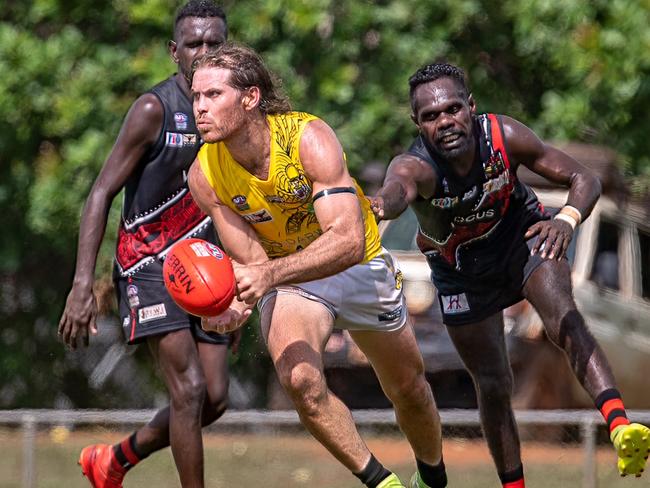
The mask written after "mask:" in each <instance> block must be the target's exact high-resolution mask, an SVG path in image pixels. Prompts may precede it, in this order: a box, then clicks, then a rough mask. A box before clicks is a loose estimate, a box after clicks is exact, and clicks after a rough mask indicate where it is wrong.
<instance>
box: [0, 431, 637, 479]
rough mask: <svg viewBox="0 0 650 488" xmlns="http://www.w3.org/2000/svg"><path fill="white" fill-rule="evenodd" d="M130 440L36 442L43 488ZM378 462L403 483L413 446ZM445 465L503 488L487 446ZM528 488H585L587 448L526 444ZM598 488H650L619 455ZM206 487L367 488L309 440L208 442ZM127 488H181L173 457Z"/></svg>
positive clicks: (17, 440)
mask: <svg viewBox="0 0 650 488" xmlns="http://www.w3.org/2000/svg"><path fill="white" fill-rule="evenodd" d="M124 435H126V433H115V432H112V431H108V430H94V431H83V432H73V433H72V434H71V435H70V436H69V437H67V438H65V439H59V442H55V441H54V440H53V438H52V437H53V436H52V435H50V434H49V433H48V432H41V433H39V435H38V437H37V440H36V486H37V487H38V488H77V487H79V488H88V487H89V486H90V485H89V484H88V483H87V481H86V480H85V478H83V477H82V476H81V472H80V470H79V467H78V466H77V464H76V460H77V456H78V453H79V451H80V449H81V448H82V447H83V446H84V445H87V444H90V443H95V442H107V443H113V442H116V441H118V440H120V439H121V438H122V437H123V436H124ZM364 438H365V439H366V440H367V441H368V444H369V446H370V448H371V449H372V451H373V452H374V453H375V455H376V456H377V457H378V458H379V459H380V460H381V461H382V462H384V464H385V465H386V466H387V467H389V468H390V469H393V470H394V471H395V472H397V473H398V474H399V475H400V476H402V477H403V479H404V480H406V479H408V477H409V476H410V474H411V473H412V471H413V465H414V464H413V461H412V458H411V451H410V448H409V446H408V444H407V443H406V442H405V441H404V440H403V438H402V437H401V436H399V435H393V434H391V435H364ZM0 446H1V451H2V456H0V487H1V488H22V485H21V479H22V455H23V454H22V451H23V447H22V437H21V434H20V432H18V431H9V430H0ZM444 452H445V462H446V464H447V466H448V474H449V486H450V488H455V487H462V488H488V487H494V488H497V487H499V486H500V484H499V482H498V478H497V476H496V472H495V470H494V468H493V467H492V463H491V460H490V458H489V455H488V453H487V449H486V448H485V444H484V442H483V441H482V440H474V441H467V440H463V439H446V440H445V451H444ZM523 455H524V462H525V468H526V486H527V487H528V488H536V487H539V488H542V487H543V488H548V487H560V488H562V487H574V486H582V464H583V460H584V458H583V453H582V450H581V448H580V446H579V445H578V446H576V445H570V446H569V445H561V444H533V443H526V444H524V448H523ZM597 462H598V483H599V487H608V488H619V487H620V488H623V487H635V488H640V487H641V486H647V481H646V480H643V481H641V480H635V479H634V478H632V479H630V478H625V479H621V478H620V477H619V476H618V475H617V473H616V469H615V458H614V454H613V452H612V451H611V449H610V448H609V447H608V446H603V448H602V449H599V452H598V457H597ZM205 473H206V487H211V488H226V487H228V488H231V487H232V488H237V487H264V488H300V487H337V488H360V486H361V485H360V483H359V482H358V481H357V480H356V478H354V477H353V476H352V475H351V474H350V473H348V472H347V471H346V470H345V469H344V468H343V467H342V466H341V465H339V464H338V463H337V462H336V461H335V460H334V459H333V458H332V457H331V456H330V455H329V454H328V453H327V452H326V451H325V450H324V449H323V448H322V447H321V446H320V445H319V444H318V443H317V442H316V441H314V440H313V439H312V438H311V437H309V436H307V435H305V434H296V435H288V434H278V435H273V434H269V433H266V434H213V433H211V434H206V436H205ZM124 486H125V488H135V487H138V488H140V487H154V488H172V487H174V488H177V487H178V486H180V483H179V481H178V476H177V474H176V471H175V467H174V463H173V459H172V457H171V451H170V450H169V449H165V450H163V451H161V452H159V453H156V454H154V455H152V456H151V457H150V458H148V459H147V460H146V461H145V462H143V463H142V464H140V465H138V466H137V467H136V468H134V469H133V470H132V471H131V472H130V473H129V474H128V476H127V478H126V480H125V483H124Z"/></svg>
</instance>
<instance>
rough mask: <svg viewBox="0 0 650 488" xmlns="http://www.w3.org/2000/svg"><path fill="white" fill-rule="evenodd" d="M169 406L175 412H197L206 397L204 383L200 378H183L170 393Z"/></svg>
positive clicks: (196, 376) (197, 376)
mask: <svg viewBox="0 0 650 488" xmlns="http://www.w3.org/2000/svg"><path fill="white" fill-rule="evenodd" d="M169 395H170V399H171V404H172V406H173V407H174V409H176V410H192V411H199V410H200V408H201V406H202V404H203V402H204V400H205V397H206V383H205V379H204V378H203V377H202V376H199V375H195V376H192V377H184V378H182V379H181V380H179V381H177V382H176V384H175V385H174V387H173V388H171V390H170V392H169Z"/></svg>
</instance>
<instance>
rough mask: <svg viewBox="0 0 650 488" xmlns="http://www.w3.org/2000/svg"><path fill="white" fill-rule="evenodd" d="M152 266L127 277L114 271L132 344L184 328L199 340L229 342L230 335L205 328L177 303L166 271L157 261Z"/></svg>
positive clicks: (121, 312) (127, 339)
mask: <svg viewBox="0 0 650 488" xmlns="http://www.w3.org/2000/svg"><path fill="white" fill-rule="evenodd" d="M151 267H152V269H151V270H147V271H139V272H137V273H135V274H134V275H132V276H129V277H126V278H125V277H122V276H119V275H117V273H116V274H115V275H114V280H115V289H116V291H117V302H118V305H119V311H120V319H121V321H122V329H123V331H124V337H125V339H126V341H127V343H128V344H136V343H138V342H142V341H143V340H144V339H146V338H147V337H151V336H156V335H161V334H168V333H170V332H173V331H176V330H181V329H191V331H192V335H194V338H195V339H196V341H197V342H206V343H208V344H228V343H229V341H230V338H229V336H228V335H223V334H217V333H216V332H206V331H204V330H203V329H202V328H201V319H200V318H199V317H195V316H194V315H190V314H188V313H187V312H185V311H184V310H183V309H181V308H180V307H179V306H178V305H176V303H175V302H174V300H172V298H171V297H170V296H169V293H167V289H166V288H165V284H164V282H163V281H162V272H158V271H157V270H156V269H155V268H157V267H156V266H155V265H152V266H151Z"/></svg>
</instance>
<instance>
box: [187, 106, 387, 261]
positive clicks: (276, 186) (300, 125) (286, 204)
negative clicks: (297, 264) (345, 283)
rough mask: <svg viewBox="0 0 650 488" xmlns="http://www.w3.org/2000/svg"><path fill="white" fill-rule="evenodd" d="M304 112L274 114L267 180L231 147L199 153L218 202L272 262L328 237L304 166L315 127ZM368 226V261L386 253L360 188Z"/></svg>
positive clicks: (210, 146)
mask: <svg viewBox="0 0 650 488" xmlns="http://www.w3.org/2000/svg"><path fill="white" fill-rule="evenodd" d="M317 119H318V118H317V117H315V116H314V115H311V114H308V113H304V112H288V113H284V114H277V115H268V116H267V121H268V124H269V128H270V133H271V161H270V165H269V174H268V178H267V179H266V180H260V179H259V178H257V177H255V176H253V175H252V174H251V173H249V172H248V171H247V170H246V169H244V168H243V167H242V166H240V165H239V164H238V163H237V162H236V161H235V160H234V159H233V158H232V156H231V154H230V152H229V151H228V149H227V148H226V146H225V144H224V143H222V142H218V143H215V144H204V145H203V146H202V148H201V150H200V151H199V155H198V157H199V161H200V163H201V169H202V170H203V173H204V174H205V177H206V179H207V180H208V183H209V184H210V186H211V187H212V188H213V189H214V191H215V193H216V195H217V197H218V198H219V200H221V202H222V203H223V204H224V205H227V206H228V207H230V208H231V209H232V210H234V211H235V212H236V213H238V214H239V215H241V216H242V218H243V219H244V220H246V221H247V222H248V223H250V224H251V225H252V226H253V228H254V229H255V232H256V233H257V235H258V237H259V239H260V242H261V243H262V246H263V247H264V250H265V251H266V253H267V255H268V256H269V257H270V258H277V257H281V256H286V255H288V254H291V253H294V252H296V251H298V250H300V249H303V248H304V247H306V246H308V245H309V244H310V243H311V242H312V241H313V240H314V239H316V238H317V237H318V236H319V235H321V234H322V230H321V227H320V225H319V223H318V220H317V219H316V215H315V214H314V208H313V205H312V193H313V185H312V182H311V181H310V180H309V178H308V176H307V175H306V174H305V170H304V168H303V166H302V163H301V161H300V138H301V136H302V132H303V130H304V129H305V127H306V126H307V124H308V123H309V122H311V121H312V120H317ZM354 186H355V189H356V193H357V198H358V199H359V203H360V205H361V210H362V213H363V217H364V222H365V235H366V253H365V257H364V262H366V261H369V260H370V259H372V258H373V257H375V256H376V255H377V254H378V253H379V252H380V249H381V243H380V239H379V232H378V230H377V224H376V222H375V219H374V216H373V214H372V210H371V209H370V204H369V202H368V200H367V199H366V198H365V196H364V195H363V191H362V190H361V188H360V187H359V185H358V184H357V183H356V182H355V183H354Z"/></svg>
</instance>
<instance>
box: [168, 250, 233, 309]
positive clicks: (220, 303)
mask: <svg viewBox="0 0 650 488" xmlns="http://www.w3.org/2000/svg"><path fill="white" fill-rule="evenodd" d="M163 276H164V279H165V286H166V287H167V291H169V294H170V295H171V297H172V298H173V299H174V301H175V302H176V304H177V305H178V306H179V307H181V308H182V309H183V310H185V311H186V312H187V313H190V314H192V315H197V316H199V317H213V316H215V315H219V314H220V313H221V312H223V311H224V310H226V309H227V308H228V307H229V306H230V304H231V303H232V300H233V298H234V296H235V275H234V274H233V271H232V263H231V262H230V258H229V257H228V256H227V255H226V253H224V252H223V251H222V250H221V249H220V248H219V247H218V246H215V245H214V244H212V243H210V242H207V241H204V240H202V239H184V240H182V241H178V242H177V243H176V244H174V245H173V246H172V247H171V249H170V250H169V251H168V253H167V257H166V258H165V262H164V264H163Z"/></svg>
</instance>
